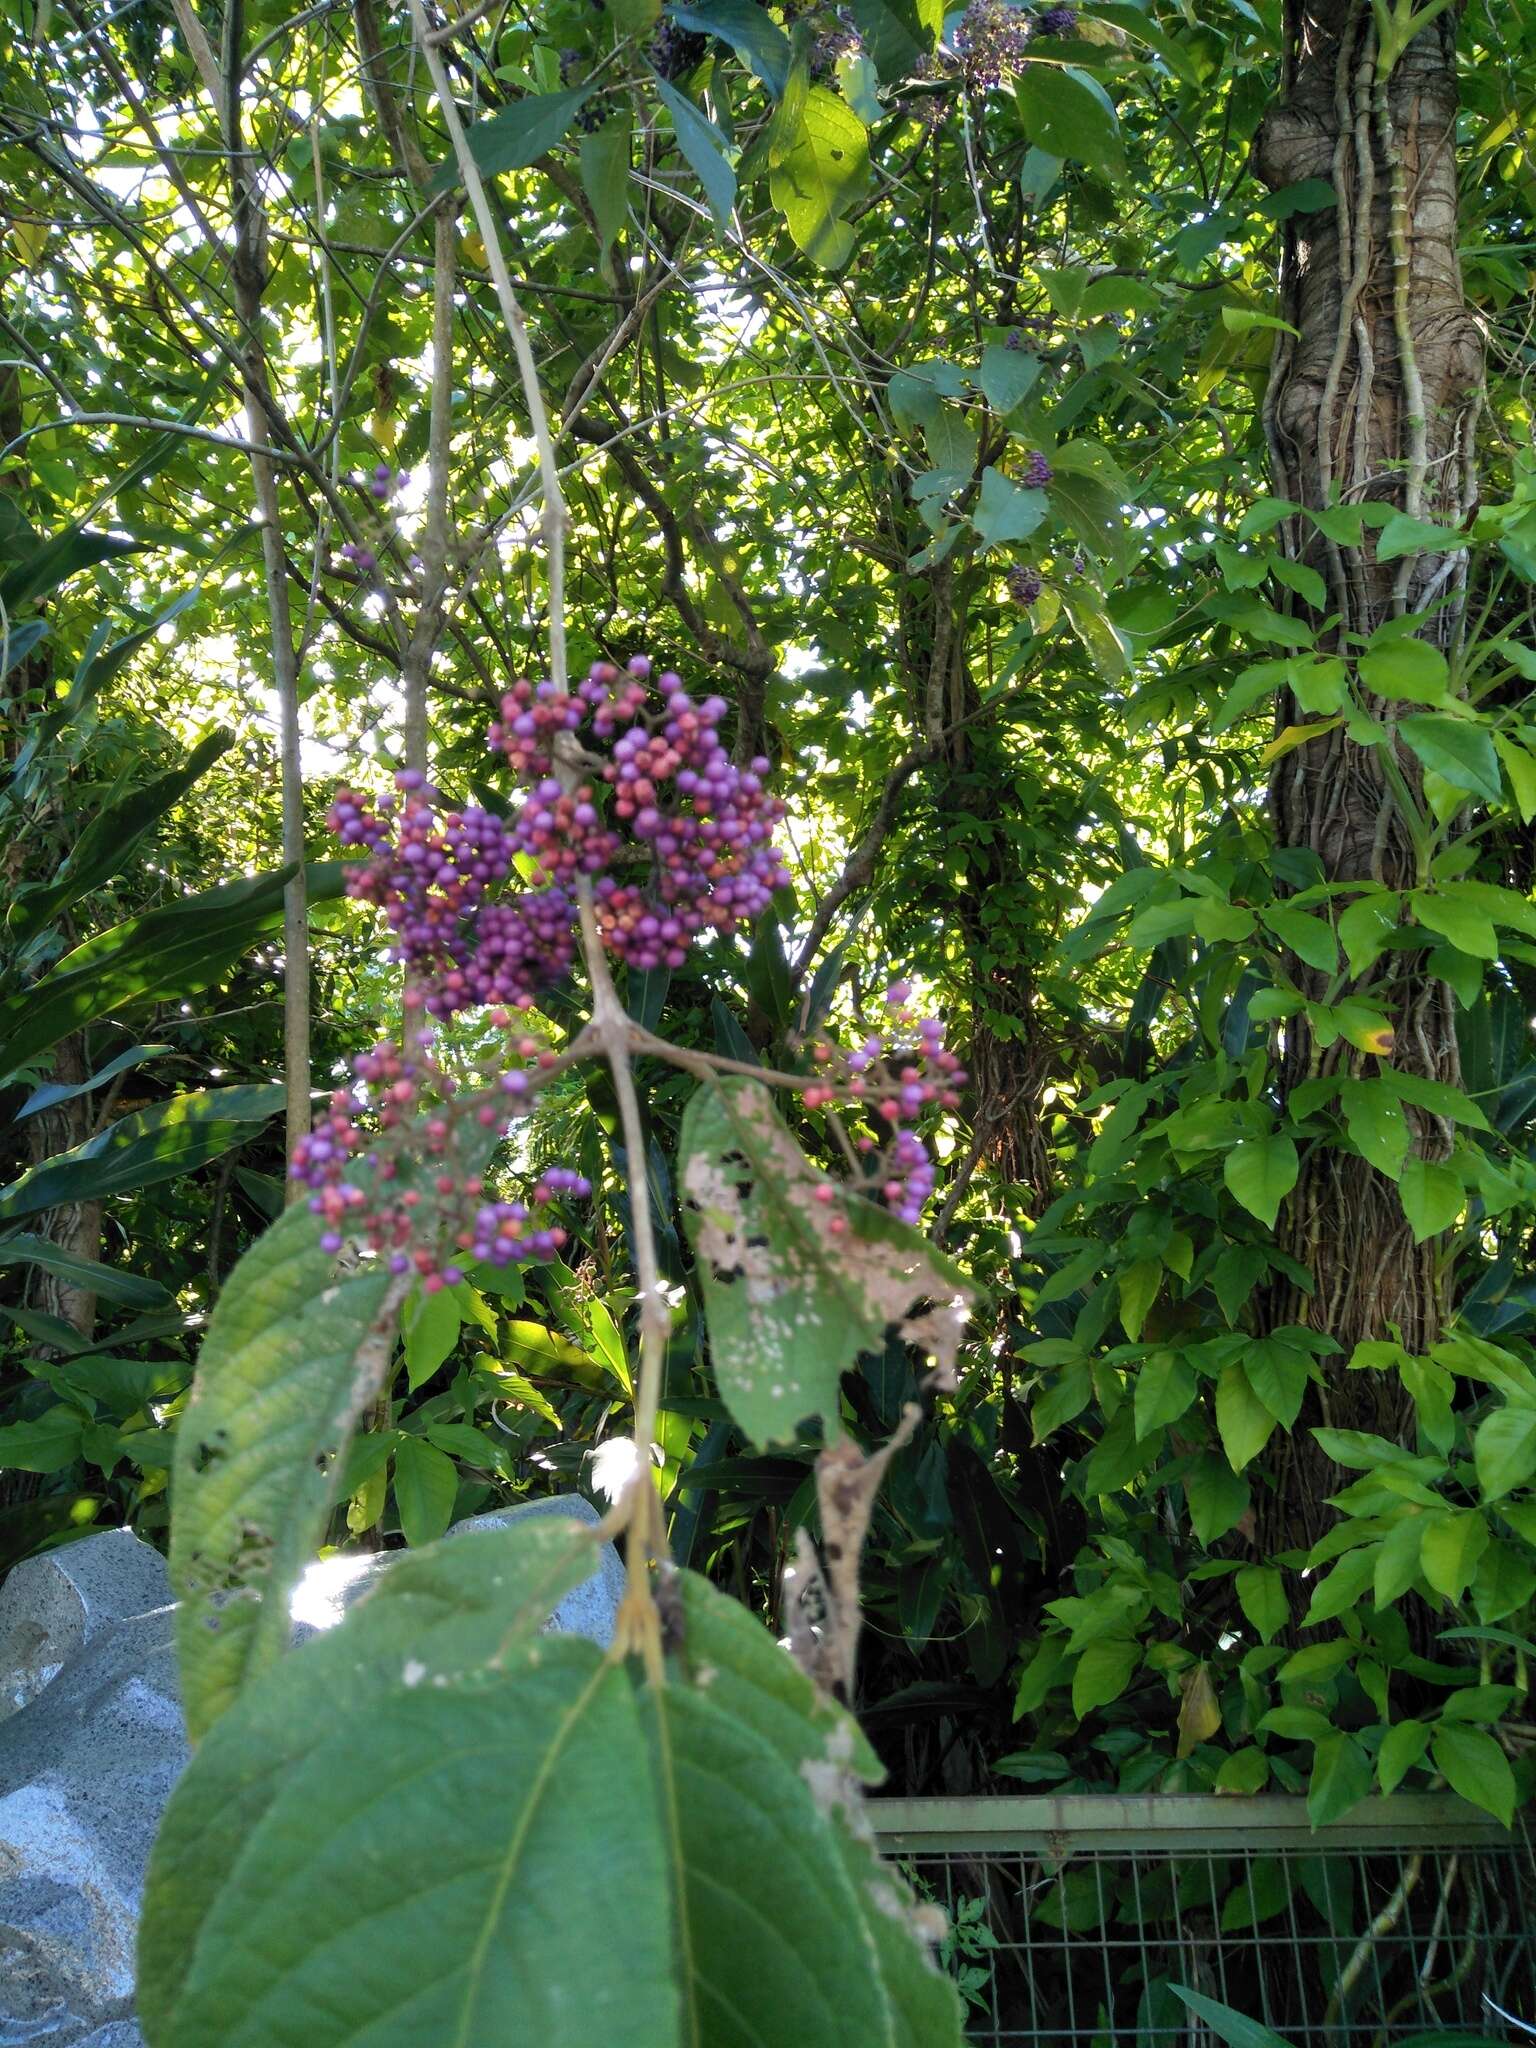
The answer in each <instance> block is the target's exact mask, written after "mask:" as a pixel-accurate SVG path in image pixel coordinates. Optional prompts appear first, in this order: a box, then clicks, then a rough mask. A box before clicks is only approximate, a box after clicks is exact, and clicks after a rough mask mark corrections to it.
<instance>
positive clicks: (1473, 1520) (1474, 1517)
mask: <svg viewBox="0 0 1536 2048" xmlns="http://www.w3.org/2000/svg"><path fill="white" fill-rule="evenodd" d="M1532 1420H1533V1421H1536V1417H1532ZM1421 1521H1422V1525H1423V1533H1422V1535H1421V1537H1420V1539H1419V1563H1420V1565H1421V1566H1422V1568H1423V1572H1424V1576H1425V1578H1426V1579H1427V1580H1428V1581H1429V1583H1430V1585H1431V1586H1432V1587H1433V1588H1434V1590H1435V1591H1436V1592H1437V1593H1443V1594H1444V1596H1445V1598H1446V1599H1447V1600H1459V1599H1460V1598H1461V1596H1462V1594H1463V1593H1465V1591H1466V1590H1467V1588H1468V1586H1470V1585H1471V1583H1472V1574H1473V1573H1474V1572H1475V1571H1476V1570H1477V1561H1478V1559H1479V1558H1480V1557H1481V1556H1482V1554H1483V1552H1484V1551H1485V1550H1486V1549H1487V1548H1488V1523H1487V1520H1486V1519H1485V1517H1484V1516H1483V1515H1482V1513H1481V1512H1480V1511H1479V1510H1478V1509H1477V1508H1461V1509H1447V1510H1446V1511H1445V1512H1443V1513H1440V1514H1426V1515H1424V1516H1422V1517H1421Z"/></svg>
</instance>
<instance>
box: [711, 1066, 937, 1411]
mask: <svg viewBox="0 0 1536 2048" xmlns="http://www.w3.org/2000/svg"><path fill="white" fill-rule="evenodd" d="M682 1159H683V1164H682V1176H681V1178H682V1192H683V1201H684V1216H685V1219H686V1222H687V1227H688V1233H689V1237H690V1239H691V1241H692V1244H693V1247H694V1250H695V1252H696V1254H697V1256H698V1260H699V1277H700V1286H701V1288H702V1291H703V1295H704V1308H705V1314H706V1317H707V1320H708V1325H709V1340H710V1350H711V1354H712V1356H713V1359H714V1365H715V1371H716V1373H717V1375H718V1377H719V1381H720V1391H721V1394H722V1396H723V1397H724V1399H725V1402H726V1404H727V1406H728V1407H729V1408H730V1410H731V1413H732V1414H733V1415H734V1416H735V1418H736V1420H737V1421H738V1422H739V1423H740V1424H741V1426H742V1428H743V1429H744V1430H745V1431H746V1432H747V1434H748V1436H750V1437H751V1438H752V1439H753V1441H754V1442H756V1443H759V1444H767V1443H779V1442H785V1441H789V1440H792V1439H793V1437H794V1435H795V1429H796V1425H797V1424H799V1423H801V1422H803V1421H805V1420H806V1419H807V1418H808V1417H810V1416H813V1415H818V1416H821V1417H823V1418H824V1419H825V1420H826V1421H827V1423H828V1426H829V1427H832V1426H835V1424H836V1421H837V1415H838V1382H839V1380H840V1378H841V1376H842V1374H843V1373H845V1372H847V1371H850V1370H851V1369H852V1367H853V1365H854V1363H855V1361H856V1359H857V1358H858V1355H859V1353H860V1352H862V1351H867V1352H880V1351H882V1350H883V1348H884V1346H885V1343H886V1340H887V1336H888V1335H889V1334H892V1333H894V1334H895V1335H897V1336H899V1337H902V1338H905V1339H906V1340H907V1341H908V1342H909V1343H913V1344H919V1345H921V1346H922V1347H923V1348H924V1349H925V1350H927V1351H929V1352H931V1353H933V1354H934V1355H935V1356H936V1357H937V1358H938V1359H939V1361H940V1363H941V1364H947V1363H948V1362H949V1361H951V1360H952V1359H953V1357H954V1354H955V1349H956V1346H957V1345H958V1343H959V1339H960V1332H961V1329H962V1327H963V1325H964V1321H965V1313H966V1302H967V1298H968V1292H969V1290H968V1288H967V1284H966V1281H965V1279H964V1276H963V1275H962V1274H961V1273H960V1271H959V1269H958V1268H957V1267H955V1266H954V1265H952V1264H951V1262H950V1261H949V1260H948V1259H946V1258H945V1257H944V1256H943V1254H942V1253H941V1252H938V1251H936V1250H935V1249H934V1247H933V1246H932V1245H930V1244H929V1243H928V1242H927V1240H926V1239H925V1238H923V1237H922V1236H921V1235H920V1234H919V1233H918V1232H917V1231H915V1230H912V1229H909V1228H908V1226H907V1225H906V1224H904V1223H899V1222H898V1221H897V1220H896V1218H895V1217H894V1216H891V1215H890V1214H889V1213H888V1212H886V1211H885V1210H883V1209H878V1208H876V1207H875V1206H874V1204H873V1203H871V1202H869V1201H867V1200H865V1199H864V1198H863V1197H862V1196H860V1195H856V1194H851V1193H849V1192H847V1191H846V1190H844V1189H842V1188H832V1187H830V1186H829V1184H828V1182H827V1178H826V1175H825V1174H824V1173H822V1172H821V1170H820V1169H819V1168H818V1167H816V1166H814V1165H813V1164H812V1162H811V1161H810V1160H809V1159H807V1158H806V1156H805V1154H804V1153H803V1152H802V1151H801V1150H800V1147H799V1146H798V1145H797V1144H796V1143H795V1141H794V1139H793V1138H792V1137H791V1136H790V1134H789V1132H788V1131H787V1130H786V1129H785V1127H784V1125H783V1124H782V1123H781V1122H780V1120H779V1117H778V1115H777V1114H776V1112H775V1110H774V1107H773V1102H772V1099H771V1097H770V1095H769V1093H768V1090H767V1089H766V1088H762V1087H760V1086H759V1085H758V1084H757V1083H756V1082H754V1081H745V1080H722V1081H719V1082H706V1083H705V1084H704V1086H703V1087H702V1088H700V1089H699V1090H698V1091H697V1093H696V1094H695V1095H694V1096H693V1097H692V1099H691V1100H690V1102H689V1104H688V1109H687V1112H686V1114H685V1116H684V1118H683V1132H682ZM823 1196H825V1197H826V1198H825V1199H823V1198H822V1197H823ZM834 1219H840V1220H841V1223H842V1226H843V1227H842V1230H841V1232H839V1233H834V1231H833V1230H832V1229H831V1228H830V1226H831V1224H832V1222H833V1220H834Z"/></svg>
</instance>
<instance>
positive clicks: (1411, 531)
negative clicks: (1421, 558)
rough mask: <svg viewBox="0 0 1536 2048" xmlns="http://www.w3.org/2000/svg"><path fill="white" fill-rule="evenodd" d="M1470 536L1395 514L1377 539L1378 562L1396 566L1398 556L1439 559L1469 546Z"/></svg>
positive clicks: (1451, 528)
mask: <svg viewBox="0 0 1536 2048" xmlns="http://www.w3.org/2000/svg"><path fill="white" fill-rule="evenodd" d="M1471 538H1472V537H1471V535H1470V534H1466V533H1458V532H1457V531H1456V530H1455V528H1454V527H1450V526H1436V525H1435V523H1434V522H1433V520H1430V519H1413V518H1410V517H1409V515H1408V514H1407V513H1406V512H1394V513H1393V514H1392V517H1391V518H1390V519H1389V520H1388V521H1387V523H1386V525H1385V526H1383V528H1382V529H1381V531H1380V533H1378V534H1377V536H1376V559H1377V561H1378V562H1395V561H1396V560H1397V559H1398V557H1399V556H1400V555H1422V554H1434V555H1441V554H1446V553H1448V552H1449V551H1450V550H1451V549H1453V548H1464V547H1469V546H1470V545H1471Z"/></svg>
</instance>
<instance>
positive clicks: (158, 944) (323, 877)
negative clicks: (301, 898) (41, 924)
mask: <svg viewBox="0 0 1536 2048" xmlns="http://www.w3.org/2000/svg"><path fill="white" fill-rule="evenodd" d="M292 872H293V871H292V869H290V868H280V869H278V870H277V871H276V872H274V873H272V874H266V875H251V876H248V877H246V879H245V880H243V881H239V882H227V883H225V884H223V886H222V887H220V888H217V889H208V890H204V891H203V892H202V893H201V894H200V895H196V896H187V897H183V899H182V900H181V901H180V902H179V903H171V904H167V905H166V906H165V907H164V908H163V909H161V910H146V911H144V912H143V913H142V914H141V915H140V916H138V917H131V918H129V919H127V921H126V922H125V923H123V924H120V925H114V926H113V927H112V929H111V930H110V931H106V932H100V933H98V934H97V935H96V937H94V938H91V939H87V940H86V942H85V943H84V945H81V946H77V947H76V948H75V949H74V951H73V952H72V953H66V954H65V956H64V958H63V959H62V960H61V961H60V962H59V963H58V965H57V966H56V967H55V968H54V969H53V971H52V972H51V973H50V974H47V975H45V976H44V977H43V979H42V980H41V981H40V982H38V983H37V984H36V986H35V987H33V988H29V989H27V990H26V991H25V992H24V993H22V994H20V995H13V996H10V997H8V998H7V999H6V1000H5V1001H4V1002H0V1077H3V1076H4V1075H5V1074H9V1073H13V1072H15V1070H16V1069H17V1068H19V1067H22V1066H26V1065H28V1064H30V1063H31V1062H32V1061H34V1060H36V1059H38V1058H39V1057H40V1056H41V1055H42V1054H43V1053H45V1052H46V1051H47V1050H48V1048H49V1047H50V1046H51V1045H55V1044H57V1042H58V1041H59V1039H61V1038H64V1037H66V1036H67V1035H68V1034H69V1033H70V1032H71V1031H78V1030H79V1028H80V1027H81V1025H82V1024H89V1023H92V1022H93V1021H94V1020H95V1019H96V1018H97V1017H105V1016H107V1015H108V1014H109V1013H110V1012H112V1011H115V1010H118V1009H121V1008H122V1007H123V1005H124V1004H127V1003H132V1002H171V1001H174V1000H177V999H179V998H180V997H182V996H187V995H192V994H195V993H196V991H197V990H199V989H203V988H206V987H207V986H208V984H209V983H210V982H211V981H216V980H217V979H218V977H219V976H220V975H221V974H223V973H225V972H226V971H227V970H228V968H230V967H231V966H232V965H233V964H234V962H235V961H236V960H238V959H239V958H240V956H241V954H242V953H244V952H246V951H247V950H248V949H249V948H250V947H251V946H253V945H254V944H255V943H256V941H257V940H258V939H259V938H262V937H263V936H265V934H266V933H268V932H270V931H274V930H276V929H277V927H278V926H279V925H280V924H281V923H282V917H283V889H284V887H285V885H286V883H287V882H288V879H289V877H290V875H291V874H292ZM345 873H346V870H345V867H344V865H343V864H342V863H341V862H340V861H325V862H321V863H319V864H317V865H314V866H311V867H310V868H309V869H308V871H307V877H306V881H307V888H308V894H309V900H310V902H311V903H319V902H324V901H327V900H328V899H330V898H332V897H336V896H339V895H340V894H341V892H342V885H343V878H344V876H345Z"/></svg>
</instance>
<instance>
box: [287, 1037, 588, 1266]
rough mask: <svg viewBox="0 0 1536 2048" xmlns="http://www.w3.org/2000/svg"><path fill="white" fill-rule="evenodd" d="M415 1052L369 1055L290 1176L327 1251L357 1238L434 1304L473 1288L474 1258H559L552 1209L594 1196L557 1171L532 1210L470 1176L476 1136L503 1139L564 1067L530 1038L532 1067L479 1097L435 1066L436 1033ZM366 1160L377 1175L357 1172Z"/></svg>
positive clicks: (419, 1041) (539, 1187) (520, 1050)
mask: <svg viewBox="0 0 1536 2048" xmlns="http://www.w3.org/2000/svg"><path fill="white" fill-rule="evenodd" d="M503 1021H510V1020H507V1019H503ZM413 1043H414V1048H415V1049H414V1051H413V1052H412V1051H407V1050H405V1049H402V1048H401V1047H400V1046H397V1045H395V1044H393V1043H392V1042H391V1041H389V1040H387V1039H386V1040H382V1041H381V1042H380V1043H379V1044H378V1045H376V1046H374V1047H373V1049H372V1050H371V1051H370V1052H365V1053H360V1054H359V1055H358V1057H357V1058H356V1059H355V1060H354V1061H353V1063H352V1067H353V1073H354V1075H355V1077H356V1082H355V1085H354V1086H353V1087H352V1088H350V1089H348V1088H339V1089H337V1091H336V1092H335V1094H334V1095H332V1097H331V1100H330V1104H329V1106H328V1108H327V1110H326V1113H325V1115H324V1116H323V1117H322V1118H321V1119H320V1121H319V1122H318V1123H317V1124H316V1126H315V1128H314V1129H313V1130H312V1131H311V1132H310V1133H309V1135H308V1136H307V1137H305V1138H303V1139H301V1140H300V1142H299V1144H298V1146H297V1148H296V1149H295V1151H294V1155H293V1162H292V1164H291V1166H290V1168H289V1175H290V1178H291V1179H293V1180H295V1181H297V1182H298V1183H299V1184H300V1185H301V1186H304V1187H307V1188H308V1189H309V1190H310V1195H309V1208H310V1211H311V1213H312V1214H313V1215H316V1216H318V1217H319V1218H320V1219H321V1223H322V1226H323V1228H322V1234H321V1238H320V1244H321V1248H322V1249H323V1250H325V1251H327V1252H339V1251H340V1250H341V1248H342V1245H343V1243H344V1242H345V1240H346V1238H347V1237H348V1236H351V1237H354V1238H357V1239H360V1240H361V1241H362V1242H364V1243H366V1244H367V1245H368V1246H369V1247H370V1248H371V1250H372V1251H373V1252H374V1253H376V1254H377V1255H378V1256H379V1257H380V1258H382V1259H383V1260H384V1261H385V1262H386V1264H387V1265H388V1267H389V1270H390V1272H391V1273H393V1274H396V1275H397V1276H400V1277H404V1276H406V1275H410V1276H412V1277H414V1278H415V1279H416V1280H418V1281H419V1282H420V1284H421V1286H422V1287H423V1289H424V1290H425V1291H426V1292H427V1293H429V1294H432V1293H436V1292H437V1291H438V1290H439V1289H441V1288H443V1287H450V1286H452V1285H453V1284H454V1283H455V1282H456V1281H458V1280H462V1279H463V1277H464V1269H463V1267H462V1265H461V1264H459V1263H458V1261H459V1260H460V1259H462V1258H464V1257H466V1256H467V1257H469V1258H474V1259H479V1260H482V1261H483V1262H484V1263H486V1264H488V1265H492V1266H508V1265H516V1264H521V1263H524V1262H526V1261H529V1260H538V1259H552V1258H555V1257H556V1256H557V1255H558V1254H559V1252H560V1250H561V1249H562V1247H563V1246H564V1244H565V1242H566V1232H565V1229H564V1227H563V1226H562V1225H561V1224H560V1223H559V1222H558V1221H556V1220H555V1216H554V1213H553V1205H554V1204H556V1203H557V1202H560V1201H562V1200H572V1199H574V1200H581V1199H584V1198H585V1197H586V1196H588V1195H590V1194H591V1192H592V1190H591V1186H590V1184H589V1183H588V1182H587V1181H586V1180H585V1179H584V1178H583V1177H582V1175H580V1174H579V1173H573V1172H571V1171H570V1169H569V1168H567V1167H561V1166H553V1167H547V1168H546V1169H545V1170H544V1172H543V1173H542V1174H541V1175H540V1176H539V1178H538V1180H537V1182H536V1183H535V1184H534V1186H533V1188H532V1189H531V1190H530V1191H529V1195H528V1198H527V1200H526V1201H505V1200H500V1199H497V1198H496V1197H495V1196H494V1195H489V1194H488V1193H487V1189H486V1184H485V1179H484V1176H483V1174H481V1173H480V1172H479V1171H476V1170H473V1169H471V1170H467V1171H466V1170H464V1169H463V1168H462V1167H461V1165H460V1163H459V1159H458V1154H459V1152H460V1151H461V1150H462V1149H463V1144H464V1139H465V1136H466V1133H468V1132H469V1131H470V1130H471V1129H477V1130H478V1131H479V1132H480V1133H481V1134H483V1133H485V1132H487V1131H491V1130H497V1129H499V1128H503V1127H505V1125H506V1124H507V1122H508V1121H509V1119H510V1118H511V1117H513V1116H515V1115H517V1114H519V1113H520V1112H521V1110H522V1109H523V1108H524V1107H525V1106H526V1100H527V1099H528V1098H529V1097H530V1096H531V1095H532V1093H533V1089H534V1080H533V1079H532V1078H531V1076H536V1074H537V1072H538V1069H539V1067H541V1066H547V1065H549V1064H551V1063H552V1062H553V1060H554V1057H555V1055H554V1054H553V1053H552V1052H551V1051H550V1050H549V1048H548V1047H547V1046H543V1045H541V1044H540V1043H539V1042H538V1040H536V1039H532V1038H528V1037H523V1038H522V1039H520V1040H519V1042H518V1044H517V1047H516V1052H517V1054H518V1056H519V1058H520V1059H521V1060H522V1061H523V1062H524V1063H525V1064H523V1065H520V1066H516V1067H513V1068H511V1069H510V1070H509V1071H508V1072H506V1073H504V1074H503V1075H502V1076H501V1078H500V1080H499V1081H498V1082H497V1084H496V1086H495V1087H494V1088H492V1089H489V1090H484V1091H481V1092H479V1093H470V1092H467V1091H460V1090H458V1089H457V1088H456V1087H455V1084H454V1082H453V1080H452V1078H451V1076H449V1075H448V1074H447V1073H445V1072H444V1070H443V1069H442V1068H441V1067H440V1066H439V1065H438V1064H437V1062H436V1061H435V1059H434V1058H433V1057H432V1052H431V1047H432V1043H433V1032H432V1030H431V1029H430V1028H426V1029H423V1030H420V1031H418V1032H416V1033H415V1036H414V1041H413ZM370 1124H371V1126H372V1128H371V1129H370ZM483 1149H484V1144H483V1136H482V1138H481V1141H480V1144H479V1147H478V1150H479V1151H481V1152H483ZM360 1160H363V1161H365V1162H366V1164H367V1167H368V1172H367V1174H366V1175H364V1174H359V1173H358V1171H357V1168H358V1163H359V1161H360Z"/></svg>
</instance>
